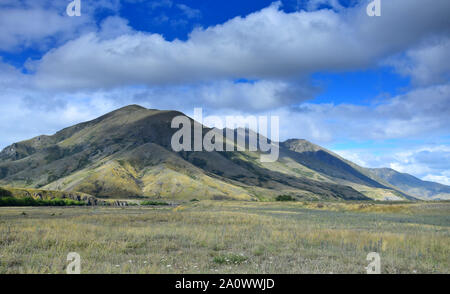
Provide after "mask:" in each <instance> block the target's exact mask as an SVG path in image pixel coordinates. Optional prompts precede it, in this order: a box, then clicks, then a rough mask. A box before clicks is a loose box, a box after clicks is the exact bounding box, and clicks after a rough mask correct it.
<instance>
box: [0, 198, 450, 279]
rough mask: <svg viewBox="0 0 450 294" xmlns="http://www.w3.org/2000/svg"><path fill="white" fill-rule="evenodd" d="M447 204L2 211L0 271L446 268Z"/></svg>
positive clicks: (208, 204) (449, 267) (449, 244)
mask: <svg viewBox="0 0 450 294" xmlns="http://www.w3.org/2000/svg"><path fill="white" fill-rule="evenodd" d="M449 212H450V204H449V203H434V204H426V203H423V204H390V205H386V204H370V205H367V206H364V205H363V204H359V203H355V204H344V203H314V202H304V203H256V202H214V201H201V202H195V203H189V204H184V205H182V206H178V207H176V208H174V207H151V208H149V207H145V208H144V207H127V208H111V207H95V208H91V207H84V208H72V207H65V208H42V207H39V208H37V207H36V208H0V273H64V272H65V267H66V265H67V264H68V262H66V256H67V254H68V253H69V252H73V251H75V252H78V253H79V254H80V255H81V258H82V262H81V270H82V273H330V272H332V273H364V272H365V269H364V267H365V266H367V264H368V262H367V261H366V256H367V254H368V253H369V252H372V251H376V252H379V253H380V255H381V265H382V272H383V273H415V272H417V273H449V271H450V264H449V254H450V252H449V251H450V234H449V233H450V230H449V226H450V221H449V215H450V214H449Z"/></svg>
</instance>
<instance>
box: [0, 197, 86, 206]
mask: <svg viewBox="0 0 450 294" xmlns="http://www.w3.org/2000/svg"><path fill="white" fill-rule="evenodd" d="M84 205H87V204H86V203H85V202H81V201H75V200H71V199H59V198H56V199H51V200H39V199H37V200H36V199H33V198H31V197H26V198H13V197H4V198H0V206H84Z"/></svg>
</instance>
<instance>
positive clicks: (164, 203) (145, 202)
mask: <svg viewBox="0 0 450 294" xmlns="http://www.w3.org/2000/svg"><path fill="white" fill-rule="evenodd" d="M140 204H141V205H144V206H159V205H162V206H164V205H170V204H169V203H167V202H161V201H150V200H146V201H142V202H141V203H140Z"/></svg>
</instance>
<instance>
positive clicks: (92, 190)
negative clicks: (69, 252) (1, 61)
mask: <svg viewBox="0 0 450 294" xmlns="http://www.w3.org/2000/svg"><path fill="white" fill-rule="evenodd" d="M180 115H184V114H182V113H181V112H178V111H161V110H155V109H146V108H144V107H141V106H138V105H130V106H126V107H123V108H120V109H118V110H115V111H113V112H111V113H108V114H106V115H103V116H101V117H99V118H97V119H94V120H92V121H88V122H84V123H81V124H77V125H75V126H72V127H68V128H65V129H63V130H61V131H59V132H57V133H56V134H54V135H51V136H47V135H41V136H38V137H35V138H32V139H29V140H26V141H22V142H18V143H14V144H12V145H10V146H8V147H6V148H5V149H3V151H1V152H0V186H5V187H17V188H30V189H43V190H53V191H68V192H69V191H70V192H80V193H86V194H89V195H92V196H96V197H104V198H115V199H123V198H136V197H150V198H158V199H171V200H192V199H199V200H200V199H217V200H220V199H230V200H231V199H234V200H249V201H251V200H253V201H257V200H262V201H264V200H271V199H274V198H276V197H277V196H280V195H290V196H292V197H294V198H297V199H299V200H301V199H304V200H369V199H375V200H406V199H409V200H414V199H417V198H419V199H438V198H442V199H444V198H447V197H448V196H450V187H449V186H445V185H441V184H437V183H432V182H425V181H421V180H420V179H417V178H415V177H413V176H411V175H408V174H401V173H398V172H396V171H394V170H391V169H368V168H364V167H361V166H358V165H356V164H355V163H353V162H350V161H348V160H346V159H344V158H342V157H340V156H339V155H337V154H335V153H333V152H331V151H329V150H327V149H325V148H322V147H320V146H318V145H315V144H313V143H310V142H308V141H306V140H301V139H290V140H287V141H284V142H280V144H279V146H280V147H279V151H280V156H279V159H278V160H277V161H276V162H269V163H264V162H260V160H259V155H260V154H259V153H258V152H249V151H231V152H216V151H213V152H206V151H201V152H190V151H181V152H174V151H173V150H172V148H171V138H172V135H173V134H174V133H175V132H176V131H177V130H176V129H173V128H171V121H172V119H173V118H174V117H175V116H180ZM189 119H190V118H189ZM190 120H191V121H192V119H190ZM209 130H210V129H209V128H207V127H204V134H205V133H206V132H208V131H209ZM246 132H247V133H248V130H246ZM234 134H235V136H237V135H238V132H237V130H234Z"/></svg>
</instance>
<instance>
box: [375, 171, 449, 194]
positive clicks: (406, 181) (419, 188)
mask: <svg viewBox="0 0 450 294" xmlns="http://www.w3.org/2000/svg"><path fill="white" fill-rule="evenodd" d="M370 171H371V172H372V173H374V174H375V175H377V176H378V177H379V178H381V179H383V180H385V181H386V182H388V183H390V184H392V185H394V186H396V187H398V188H399V189H400V190H402V191H404V192H406V193H408V194H409V195H412V196H414V197H417V198H423V199H450V186H446V185H442V184H438V183H434V182H428V181H422V180H420V179H418V178H416V177H414V176H412V175H409V174H405V173H400V172H398V171H395V170H393V169H391V168H373V169H370Z"/></svg>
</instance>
